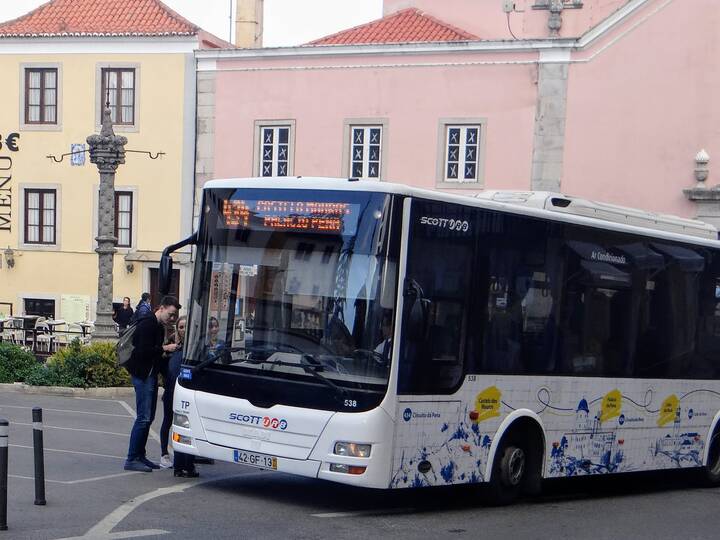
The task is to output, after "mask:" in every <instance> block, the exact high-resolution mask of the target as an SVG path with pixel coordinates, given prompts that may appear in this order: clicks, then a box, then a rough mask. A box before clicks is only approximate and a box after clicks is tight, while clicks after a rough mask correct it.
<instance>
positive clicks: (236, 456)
mask: <svg viewBox="0 0 720 540" xmlns="http://www.w3.org/2000/svg"><path fill="white" fill-rule="evenodd" d="M233 461H235V463H242V464H243V465H250V466H251V467H260V468H261V469H273V470H277V458H276V457H275V456H268V455H265V454H255V453H253V452H246V451H245V450H233Z"/></svg>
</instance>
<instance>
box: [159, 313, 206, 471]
mask: <svg viewBox="0 0 720 540" xmlns="http://www.w3.org/2000/svg"><path fill="white" fill-rule="evenodd" d="M186 327H187V317H186V316H184V315H183V316H182V317H180V318H179V319H178V322H177V327H176V332H175V343H177V345H178V347H177V349H175V352H174V353H173V354H172V356H170V361H169V362H168V370H167V373H168V376H167V380H166V383H165V392H164V393H163V406H164V409H165V415H164V416H163V423H162V427H161V428H160V429H161V433H160V442H161V446H162V448H161V452H162V454H163V455H162V458H161V459H160V464H161V465H165V466H168V467H169V466H170V463H171V462H170V455H169V453H168V436H169V434H170V426H171V425H172V418H173V395H174V393H175V382H176V381H177V378H178V376H179V375H180V366H181V365H182V355H183V342H184V341H185V330H186ZM173 466H174V468H175V476H180V477H183V478H196V477H198V476H200V473H198V472H197V470H196V469H195V460H194V456H192V455H190V454H184V453H182V452H175V459H174V460H173Z"/></svg>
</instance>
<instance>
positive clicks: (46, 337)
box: [35, 318, 53, 353]
mask: <svg viewBox="0 0 720 540" xmlns="http://www.w3.org/2000/svg"><path fill="white" fill-rule="evenodd" d="M35 342H36V343H37V348H38V351H41V352H47V353H49V352H51V350H52V347H53V336H52V334H51V332H50V327H49V326H48V324H47V322H45V319H44V318H40V319H38V320H37V321H36V322H35Z"/></svg>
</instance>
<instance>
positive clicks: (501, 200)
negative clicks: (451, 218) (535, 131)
mask: <svg viewBox="0 0 720 540" xmlns="http://www.w3.org/2000/svg"><path fill="white" fill-rule="evenodd" d="M216 188H234V189H239V188H254V189H313V190H332V191H372V192H380V193H390V194H396V195H405V196H410V197H420V198H424V199H433V200H438V201H445V202H451V203H457V204H464V205H467V206H475V207H481V208H487V209H492V210H499V211H505V212H510V213H514V214H522V215H528V216H535V217H539V218H543V219H550V220H554V221H564V222H568V223H576V224H580V225H587V226H590V227H596V228H597V227H600V228H604V229H609V230H616V231H620V232H629V233H633V234H641V235H644V236H653V237H661V238H667V239H670V240H676V241H681V242H690V243H695V244H703V245H709V246H713V247H720V242H719V241H718V231H717V229H716V228H715V227H714V226H712V225H710V224H708V223H705V222H702V221H699V220H693V219H686V218H681V217H677V216H672V215H667V214H657V213H653V212H647V211H644V210H639V209H635V208H626V207H622V206H616V205H611V204H606V203H600V202H595V201H590V200H587V199H582V198H577V197H571V196H567V195H563V194H561V193H553V192H547V191H506V190H498V191H489V190H488V191H482V192H480V193H478V194H476V195H457V194H454V193H447V192H442V191H433V190H428V189H421V188H415V187H411V186H408V185H404V184H394V183H390V182H377V181H368V180H358V179H355V178H327V177H309V176H297V177H263V178H228V179H218V180H211V181H209V182H207V183H206V184H205V185H204V186H203V189H216Z"/></svg>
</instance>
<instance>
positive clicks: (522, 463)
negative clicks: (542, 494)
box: [488, 440, 528, 506]
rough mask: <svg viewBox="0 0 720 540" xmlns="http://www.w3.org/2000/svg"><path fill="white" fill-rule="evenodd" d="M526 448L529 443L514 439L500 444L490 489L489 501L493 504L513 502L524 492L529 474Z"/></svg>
mask: <svg viewBox="0 0 720 540" xmlns="http://www.w3.org/2000/svg"><path fill="white" fill-rule="evenodd" d="M526 448H527V445H523V444H520V443H518V441H514V440H506V441H503V442H502V443H501V444H500V447H499V448H498V450H497V452H496V453H495V460H494V461H493V468H492V476H491V477H490V485H489V490H488V502H489V503H490V504H491V505H498V506H501V505H506V504H511V503H512V502H514V501H515V500H516V499H517V498H518V497H519V496H520V493H522V491H523V486H524V484H525V480H526V478H527V474H528V452H527V449H526Z"/></svg>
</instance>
